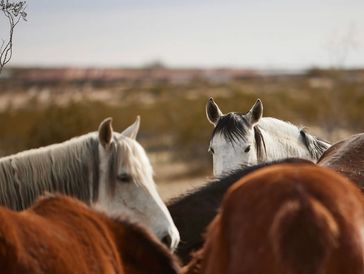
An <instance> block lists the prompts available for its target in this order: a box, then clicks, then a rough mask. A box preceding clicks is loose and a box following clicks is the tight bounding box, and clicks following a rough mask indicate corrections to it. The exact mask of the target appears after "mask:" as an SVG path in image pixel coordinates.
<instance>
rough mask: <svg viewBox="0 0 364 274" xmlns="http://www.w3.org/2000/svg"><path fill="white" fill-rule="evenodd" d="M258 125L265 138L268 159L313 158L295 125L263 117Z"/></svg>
mask: <svg viewBox="0 0 364 274" xmlns="http://www.w3.org/2000/svg"><path fill="white" fill-rule="evenodd" d="M258 126H259V128H260V130H261V132H262V135H263V138H264V142H265V147H266V155H267V160H268V161H271V160H277V159H281V158H288V157H300V158H304V159H311V156H310V153H309V151H308V150H307V148H306V146H305V145H304V143H303V142H302V138H301V134H300V129H299V128H298V127H296V126H295V125H293V124H291V123H289V122H284V121H281V120H278V119H275V118H271V117H263V118H262V119H260V121H259V123H258Z"/></svg>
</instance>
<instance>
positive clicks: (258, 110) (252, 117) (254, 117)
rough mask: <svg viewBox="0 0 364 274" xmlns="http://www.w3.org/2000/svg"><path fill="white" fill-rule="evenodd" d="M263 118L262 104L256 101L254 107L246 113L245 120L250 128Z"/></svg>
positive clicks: (258, 100)
mask: <svg viewBox="0 0 364 274" xmlns="http://www.w3.org/2000/svg"><path fill="white" fill-rule="evenodd" d="M262 116H263V103H262V101H261V100H260V99H257V101H256V102H255V104H254V106H253V107H252V108H251V109H250V110H249V112H248V113H247V118H248V119H249V122H250V124H251V125H252V126H254V125H255V124H256V123H258V122H259V120H260V118H262Z"/></svg>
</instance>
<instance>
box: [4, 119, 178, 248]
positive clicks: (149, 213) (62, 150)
mask: <svg viewBox="0 0 364 274" xmlns="http://www.w3.org/2000/svg"><path fill="white" fill-rule="evenodd" d="M139 126H140V118H139V116H138V117H137V119H136V121H135V122H134V123H133V124H132V125H130V126H129V127H128V128H126V129H125V130H124V131H123V132H121V133H119V132H116V131H114V130H113V128H112V119H111V118H107V119H105V120H104V121H102V122H101V123H100V125H99V128H98V131H97V132H91V133H88V134H85V135H82V136H79V137H75V138H72V139H71V140H68V141H65V142H63V143H60V144H54V145H50V146H46V147H42V148H38V149H32V150H28V151H24V152H20V153H18V154H15V155H10V156H7V157H4V158H1V159H0V205H4V206H6V207H9V208H11V209H15V210H22V209H26V208H28V207H29V206H30V205H31V204H32V203H33V202H34V201H35V199H36V198H37V197H38V196H40V195H42V194H43V193H44V192H50V193H62V194H66V195H69V196H73V197H76V198H78V199H80V200H81V201H84V202H85V203H87V204H88V205H90V206H92V207H97V208H104V209H105V210H106V211H108V212H114V213H117V212H121V211H131V212H132V214H134V215H135V216H136V218H137V219H138V220H139V221H141V222H143V223H144V224H145V225H147V226H148V227H150V228H151V229H152V230H153V231H154V233H155V234H156V235H157V237H158V238H159V239H161V240H162V241H163V242H164V243H165V244H166V245H168V246H169V247H170V248H171V249H175V248H176V247H177V245H178V242H179V233H178V230H177V229H176V226H175V225H174V223H173V220H172V218H171V216H170V214H169V212H168V210H167V208H166V206H165V204H164V203H163V201H162V199H161V198H160V196H159V194H158V192H157V190H156V186H155V182H154V180H153V169H152V166H151V164H150V162H149V159H148V157H147V155H146V153H145V151H144V149H143V147H142V146H141V145H140V144H139V143H138V142H137V141H136V136H137V134H138V131H139Z"/></svg>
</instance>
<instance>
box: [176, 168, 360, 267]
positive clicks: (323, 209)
mask: <svg viewBox="0 0 364 274" xmlns="http://www.w3.org/2000/svg"><path fill="white" fill-rule="evenodd" d="M363 225H364V208H363V197H362V194H361V193H360V191H359V189H358V188H357V187H355V186H354V185H353V184H352V183H351V182H350V180H349V179H347V178H346V177H344V176H342V175H340V174H338V173H336V172H334V171H332V170H330V169H328V168H323V167H319V166H316V165H307V164H300V163H297V164H278V165H272V166H269V167H266V168H262V169H260V170H258V171H256V172H253V173H251V174H249V175H248V176H245V177H243V178H242V179H240V180H238V181H237V182H236V183H235V184H234V185H233V186H232V187H230V188H229V190H228V191H227V193H226V194H225V197H224V200H223V203H222V206H221V210H220V212H219V214H218V215H217V216H216V217H215V219H214V220H213V221H212V223H211V224H210V226H209V228H208V231H207V235H206V242H205V244H204V246H203V248H202V249H201V250H200V251H198V252H197V253H196V254H195V257H194V259H193V260H192V261H191V262H190V264H189V265H188V266H186V267H185V268H184V269H183V271H182V273H183V274H187V273H188V274H192V273H193V274H202V273H209V274H215V273H219V274H220V273H226V274H232V273H234V274H240V273H255V274H266V273H270V274H282V273H290V274H293V273H294V274H308V273H310V274H341V273H350V274H362V273H364V249H363V240H364V234H363Z"/></svg>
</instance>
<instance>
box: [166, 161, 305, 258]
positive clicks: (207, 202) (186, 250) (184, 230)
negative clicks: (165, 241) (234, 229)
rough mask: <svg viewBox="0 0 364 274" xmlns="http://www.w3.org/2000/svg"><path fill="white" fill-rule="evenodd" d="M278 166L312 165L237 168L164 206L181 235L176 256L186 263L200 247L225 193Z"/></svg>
mask: <svg viewBox="0 0 364 274" xmlns="http://www.w3.org/2000/svg"><path fill="white" fill-rule="evenodd" d="M278 163H312V162H310V161H308V160H304V159H298V158H288V159H282V160H277V161H273V162H266V163H261V164H258V165H254V166H249V167H244V168H240V169H237V170H234V171H231V172H229V173H226V174H223V175H222V176H219V177H217V178H215V179H212V180H211V181H210V182H209V183H207V184H206V185H204V186H202V187H200V188H197V189H195V190H193V191H192V192H189V193H187V194H184V195H182V196H179V197H177V198H175V199H173V200H171V201H169V202H168V204H167V207H168V210H169V212H170V213H171V216H172V218H173V221H174V223H175V224H176V226H177V229H178V230H179V232H180V235H181V242H180V244H179V246H178V249H177V250H176V254H177V255H178V256H179V257H180V258H181V260H182V261H183V262H185V263H186V262H187V261H188V260H189V258H190V253H191V251H193V250H196V249H198V248H200V247H201V245H202V242H203V237H202V234H203V233H204V232H205V229H206V227H207V225H208V224H209V223H210V222H211V220H212V219H213V218H214V217H215V215H216V212H217V209H218V208H219V206H220V203H221V201H222V197H223V196H224V194H225V192H226V190H227V189H228V188H229V187H230V186H231V185H232V184H233V183H235V182H236V181H237V180H238V179H240V178H241V177H243V176H245V175H247V174H249V173H251V172H253V171H255V170H258V169H260V168H262V167H265V166H270V165H273V164H278Z"/></svg>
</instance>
